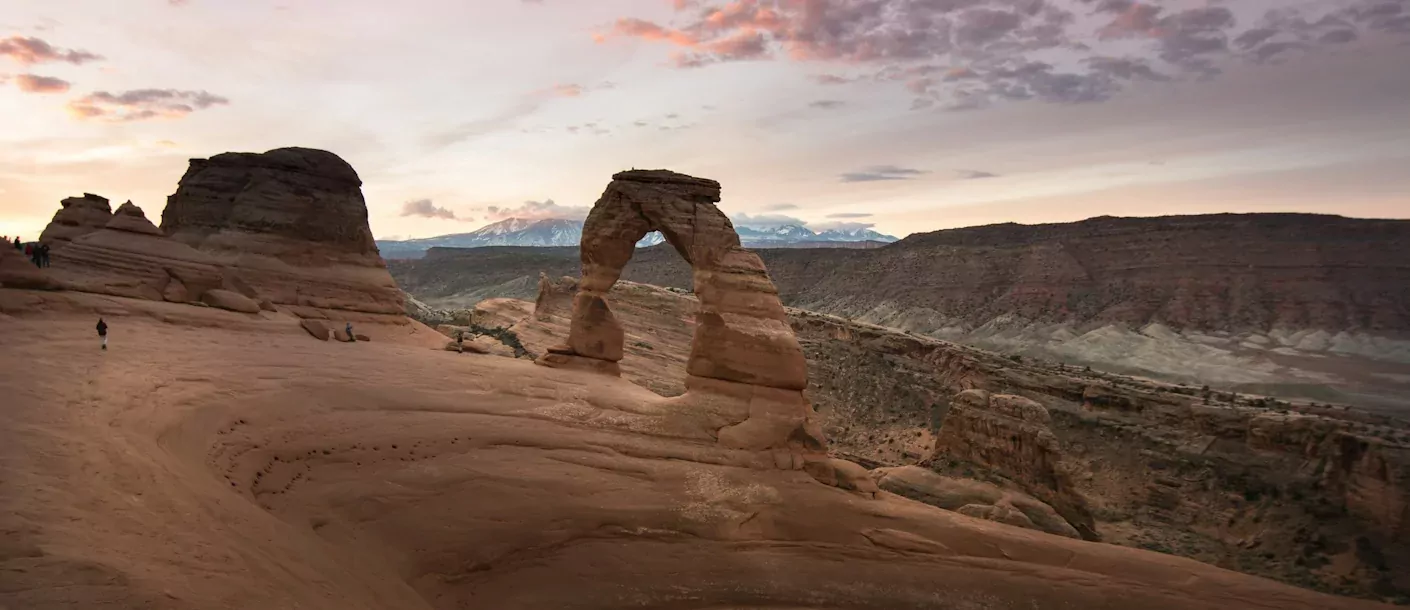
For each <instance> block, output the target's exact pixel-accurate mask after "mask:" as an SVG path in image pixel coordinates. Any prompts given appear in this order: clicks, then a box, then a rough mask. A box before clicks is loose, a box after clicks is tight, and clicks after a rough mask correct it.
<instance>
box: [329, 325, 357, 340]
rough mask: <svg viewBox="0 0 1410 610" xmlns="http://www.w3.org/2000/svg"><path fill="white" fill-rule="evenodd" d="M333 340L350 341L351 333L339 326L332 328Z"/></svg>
mask: <svg viewBox="0 0 1410 610" xmlns="http://www.w3.org/2000/svg"><path fill="white" fill-rule="evenodd" d="M333 340H334V341H341V342H343V343H352V341H353V337H352V335H349V334H348V331H346V330H343V329H341V328H335V329H333Z"/></svg>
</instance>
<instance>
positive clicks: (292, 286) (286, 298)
mask: <svg viewBox="0 0 1410 610" xmlns="http://www.w3.org/2000/svg"><path fill="white" fill-rule="evenodd" d="M361 187H362V180H361V179H360V178H359V177H358V175H357V172H355V171H354V170H353V168H352V167H351V166H350V165H348V164H347V162H345V161H343V160H342V159H341V158H339V157H338V156H337V155H334V154H333V153H330V152H326V151H321V150H312V149H307V148H280V149H277V150H271V151H269V152H266V153H263V154H253V153H225V154H220V155H216V156H214V157H211V158H210V159H193V160H192V161H191V166H190V168H189V169H188V170H187V171H186V175H185V176H183V177H182V178H181V183H180V185H179V186H178V188H177V190H176V193H175V194H173V195H171V196H170V197H168V198H167V207H166V209H165V210H164V211H163V212H162V230H163V231H164V232H165V233H166V234H167V235H169V236H171V237H172V238H173V239H175V240H177V241H179V242H181V243H184V244H186V245H189V246H192V247H194V248H196V249H198V250H201V251H202V252H205V253H206V254H208V255H209V256H211V257H213V258H214V259H215V260H217V261H218V262H219V263H220V264H221V265H223V266H225V267H226V268H227V269H228V270H229V271H230V272H231V274H232V275H233V276H234V277H238V278H240V279H242V280H244V281H245V282H246V283H248V284H249V285H250V286H252V287H253V288H254V289H255V290H256V291H258V293H259V294H260V295H261V296H263V297H265V298H268V299H269V300H270V301H271V302H273V303H275V304H279V305H291V306H299V307H304V308H316V309H321V310H343V311H352V312H363V313H372V314H388V315H394V316H401V315H403V314H404V306H403V302H402V293H401V291H400V290H399V289H398V288H397V286H396V283H395V282H394V281H392V278H391V275H390V274H388V273H387V270H386V265H385V263H384V262H383V261H382V258H381V257H380V256H379V255H378V253H377V247H376V245H375V243H374V242H373V240H372V232H371V230H370V229H369V228H368V224H367V204H366V202H365V201H364V200H363V197H362V188H361ZM247 296H248V295H247ZM292 311H294V312H295V313H299V312H300V311H301V310H298V309H294V310H292Z"/></svg>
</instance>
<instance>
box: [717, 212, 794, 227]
mask: <svg viewBox="0 0 1410 610" xmlns="http://www.w3.org/2000/svg"><path fill="white" fill-rule="evenodd" d="M730 220H733V221H734V225H735V226H737V227H750V228H754V229H767V228H771V227H781V226H784V225H798V226H800V227H805V226H808V221H806V220H802V219H799V218H794V217H792V216H786V215H783V214H758V215H754V214H748V213H745V212H740V213H738V214H730Z"/></svg>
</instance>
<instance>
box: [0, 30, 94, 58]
mask: <svg viewBox="0 0 1410 610" xmlns="http://www.w3.org/2000/svg"><path fill="white" fill-rule="evenodd" d="M0 56H4V57H9V58H10V59H13V60H15V61H18V62H20V63H22V64H41V63H45V62H52V61H58V62H66V63H71V64H82V63H85V62H90V61H97V60H100V59H102V58H103V56H101V55H97V54H94V53H89V52H88V51H78V50H74V49H61V48H58V47H55V46H53V45H51V44H49V43H47V42H45V41H43V40H41V39H39V38H34V37H29V36H11V37H9V38H5V39H0Z"/></svg>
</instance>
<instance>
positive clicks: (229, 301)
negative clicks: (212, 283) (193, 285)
mask: <svg viewBox="0 0 1410 610" xmlns="http://www.w3.org/2000/svg"><path fill="white" fill-rule="evenodd" d="M201 302H202V303H205V304H207V305H210V306H211V307H219V308H221V309H228V310H230V311H238V312H240V313H259V312H260V308H259V303H256V302H254V301H253V300H251V299H250V298H249V297H247V296H245V295H243V294H240V293H238V292H230V291H229V290H222V289H220V288H216V289H214V290H207V291H206V293H205V294H203V295H201Z"/></svg>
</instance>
